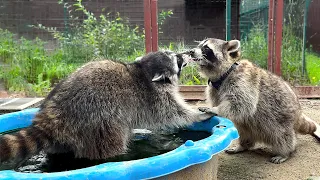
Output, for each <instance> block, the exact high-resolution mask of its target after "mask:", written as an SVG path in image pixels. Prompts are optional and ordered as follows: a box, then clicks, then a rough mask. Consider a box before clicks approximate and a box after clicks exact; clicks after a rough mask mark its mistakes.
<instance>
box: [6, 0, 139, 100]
mask: <svg viewBox="0 0 320 180" xmlns="http://www.w3.org/2000/svg"><path fill="white" fill-rule="evenodd" d="M143 22H144V19H143V0H130V1H118V0H86V1H85V0H83V1H81V0H45V1H43V0H33V1H21V0H1V1H0V62H1V66H3V67H4V68H1V74H0V75H1V79H2V80H3V83H2V84H4V86H5V88H6V89H9V90H11V91H22V92H27V93H28V94H29V95H45V94H46V93H47V92H48V91H49V90H50V89H51V88H52V87H53V85H54V84H56V83H57V82H58V81H59V80H60V79H61V78H63V77H65V76H66V75H68V74H69V73H71V72H72V71H74V70H75V69H76V68H77V67H79V66H81V65H82V64H83V63H85V62H88V61H90V60H94V59H97V58H101V57H102V58H109V59H119V60H125V61H132V60H133V59H135V58H136V57H137V56H140V55H142V54H144V51H145V50H144V33H143Z"/></svg>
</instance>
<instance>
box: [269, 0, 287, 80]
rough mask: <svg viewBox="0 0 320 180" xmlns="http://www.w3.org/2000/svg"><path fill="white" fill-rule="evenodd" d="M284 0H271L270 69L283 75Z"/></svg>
mask: <svg viewBox="0 0 320 180" xmlns="http://www.w3.org/2000/svg"><path fill="white" fill-rule="evenodd" d="M282 22H283V0H270V1H269V33H268V52H269V56H268V70H269V71H271V72H273V73H275V74H276V75H278V76H281V46H282V27H283V24H282Z"/></svg>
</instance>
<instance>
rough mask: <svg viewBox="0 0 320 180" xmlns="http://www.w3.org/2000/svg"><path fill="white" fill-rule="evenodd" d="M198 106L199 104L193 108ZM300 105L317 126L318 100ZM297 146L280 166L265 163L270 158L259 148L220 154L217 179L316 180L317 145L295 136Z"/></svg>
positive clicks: (319, 151) (319, 165) (309, 138)
mask: <svg viewBox="0 0 320 180" xmlns="http://www.w3.org/2000/svg"><path fill="white" fill-rule="evenodd" d="M199 105H203V103H201V104H199V103H198V104H196V106H199ZM301 105H302V108H303V112H304V113H305V114H307V115H308V116H309V117H310V118H312V119H314V120H315V121H317V122H318V123H320V100H301ZM236 142H237V141H234V142H233V143H232V145H234V144H235V143H236ZM297 142H298V145H297V151H296V152H295V153H294V154H293V155H292V157H291V158H290V159H289V160H287V161H286V162H284V163H282V164H273V163H270V162H268V160H269V158H270V157H271V154H270V153H267V152H264V151H262V150H261V145H260V146H259V145H258V146H257V147H256V148H255V149H257V150H253V151H247V152H243V153H239V154H233V155H229V154H226V153H225V152H222V153H220V154H219V171H218V179H219V180H254V179H266V180H269V179H270V180H278V179H279V180H289V179H290V180H296V179H299V180H300V179H305V180H306V179H313V180H320V143H319V142H317V141H316V140H315V138H313V137H312V136H309V135H306V136H303V135H298V140H297ZM232 145H231V146H232ZM259 149H260V150H259ZM264 149H265V148H264ZM265 151H267V149H265Z"/></svg>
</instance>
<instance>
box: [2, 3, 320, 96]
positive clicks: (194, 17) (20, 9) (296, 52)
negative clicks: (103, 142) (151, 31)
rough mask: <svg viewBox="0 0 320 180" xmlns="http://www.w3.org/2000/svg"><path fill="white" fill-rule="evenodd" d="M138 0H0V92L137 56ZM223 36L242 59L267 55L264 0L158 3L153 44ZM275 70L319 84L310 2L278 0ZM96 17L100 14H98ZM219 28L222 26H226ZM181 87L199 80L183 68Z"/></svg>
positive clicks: (42, 88)
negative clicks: (97, 62) (278, 65)
mask: <svg viewBox="0 0 320 180" xmlns="http://www.w3.org/2000/svg"><path fill="white" fill-rule="evenodd" d="M143 2H144V1H143V0H33V1H24V0H0V63H1V67H2V68H1V70H0V78H1V79H2V81H3V83H2V84H4V85H5V88H6V89H9V90H12V91H23V92H30V93H29V94H32V95H44V94H46V93H47V92H48V91H49V90H50V88H51V87H53V85H54V84H55V83H57V82H58V81H59V80H60V79H61V78H63V77H65V76H66V75H68V74H69V73H70V72H72V71H74V70H75V69H76V68H77V67H79V66H80V65H82V64H83V63H85V62H88V61H90V60H94V59H97V58H101V57H103V58H109V59H119V60H124V61H132V60H133V59H135V58H136V57H138V56H141V55H143V54H144V53H145V45H144V42H145V37H144V8H143V7H144V6H143ZM228 2H231V8H230V9H231V17H230V20H231V24H230V27H231V31H230V32H231V39H240V40H241V44H242V48H241V49H242V55H243V58H248V59H250V60H251V61H253V62H255V63H256V64H257V65H259V66H260V67H262V68H266V67H267V59H268V8H269V1H268V0H230V1H229V0H228V1H226V0H159V1H158V8H159V9H158V24H159V46H160V47H159V48H160V49H171V50H175V51H182V50H184V49H186V48H190V47H193V46H194V45H196V44H197V43H196V42H195V41H200V40H202V39H204V38H206V37H213V38H220V39H226V32H229V29H228V27H229V26H226V24H228V22H229V20H226V19H227V17H226V14H228V13H226V9H227V7H228V6H226V4H228ZM284 3H285V6H284V7H285V8H284V13H283V14H284V19H283V42H282V74H283V77H284V78H285V79H286V80H289V81H290V82H292V83H295V84H311V85H318V84H319V80H320V77H319V75H318V74H319V73H318V72H319V71H320V70H319V64H320V63H319V56H318V53H319V52H320V45H319V43H318V42H319V40H320V38H319V34H318V32H319V30H320V29H319V27H320V26H319V25H318V23H317V20H318V19H319V18H320V15H319V11H318V9H319V8H320V7H319V6H320V3H319V1H317V0H284ZM101 15H102V16H101ZM226 28H227V29H226ZM181 83H182V84H188V85H199V84H206V80H205V79H203V78H201V77H200V75H199V74H198V70H197V69H196V67H192V66H190V67H188V68H187V69H186V70H185V71H184V73H183V74H182V77H181Z"/></svg>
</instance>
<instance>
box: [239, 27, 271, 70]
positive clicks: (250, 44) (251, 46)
mask: <svg viewBox="0 0 320 180" xmlns="http://www.w3.org/2000/svg"><path fill="white" fill-rule="evenodd" d="M265 30H266V29H265V28H264V26H263V25H261V24H257V25H255V26H254V28H252V29H251V30H250V32H249V34H248V36H247V38H246V39H244V40H242V41H241V51H242V57H243V58H246V59H249V60H251V61H253V62H254V63H256V64H257V65H258V66H260V67H262V68H265V69H266V68H267V61H268V40H267V37H266V36H265Z"/></svg>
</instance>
